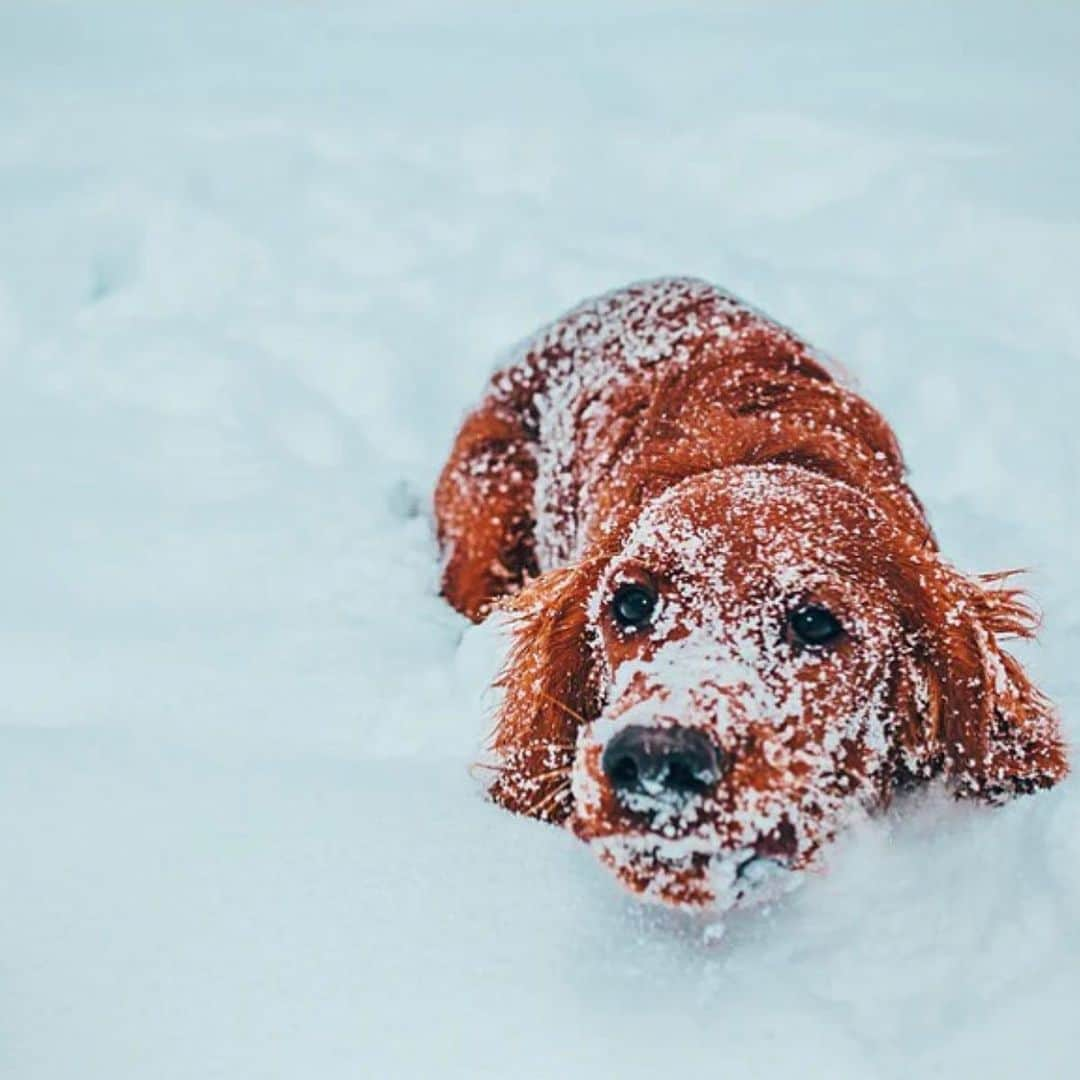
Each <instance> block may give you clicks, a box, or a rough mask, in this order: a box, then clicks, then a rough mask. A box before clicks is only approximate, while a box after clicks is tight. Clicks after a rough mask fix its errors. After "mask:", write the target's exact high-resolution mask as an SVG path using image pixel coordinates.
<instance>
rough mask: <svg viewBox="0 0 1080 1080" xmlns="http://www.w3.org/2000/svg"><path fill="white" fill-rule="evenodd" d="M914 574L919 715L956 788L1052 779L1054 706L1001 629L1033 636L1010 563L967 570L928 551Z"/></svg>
mask: <svg viewBox="0 0 1080 1080" xmlns="http://www.w3.org/2000/svg"><path fill="white" fill-rule="evenodd" d="M934 562H935V564H936V565H935V566H934V567H933V569H932V570H930V572H929V574H928V575H927V576H926V577H924V579H923V584H924V586H928V591H929V593H930V594H931V596H930V597H929V602H928V604H927V608H926V610H925V616H926V617H927V618H928V624H927V625H925V627H924V628H925V631H926V635H925V642H924V645H925V651H924V656H923V658H922V665H921V666H922V668H923V673H924V676H925V683H926V686H925V695H924V697H925V700H924V702H923V705H924V708H925V714H924V715H925V723H926V724H927V727H928V734H929V737H930V738H931V739H932V742H933V744H934V746H935V749H936V754H935V756H936V757H937V759H938V762H939V764H940V767H941V769H942V770H943V771H944V773H945V775H946V776H947V777H948V778H950V779H951V780H952V781H953V783H954V784H955V785H956V787H957V791H958V793H959V794H962V795H974V796H977V797H980V798H983V799H987V800H989V801H993V802H999V801H1004V800H1005V799H1006V798H1008V797H1010V796H1013V795H1022V794H1028V793H1030V792H1032V791H1035V790H1037V789H1039V788H1048V787H1052V786H1053V785H1054V784H1056V783H1057V782H1058V781H1059V780H1062V779H1063V778H1064V777H1065V775H1066V774H1067V772H1068V762H1067V760H1066V754H1065V746H1064V743H1063V739H1062V735H1061V727H1060V724H1059V721H1058V717H1057V714H1056V713H1055V711H1054V707H1053V706H1052V705H1051V703H1050V702H1049V701H1048V700H1047V699H1046V697H1044V696H1043V694H1042V692H1041V691H1040V690H1039V689H1038V688H1037V687H1036V686H1035V685H1033V683H1032V682H1031V680H1030V679H1029V678H1028V675H1027V672H1025V671H1024V668H1023V667H1022V666H1021V664H1020V662H1019V661H1018V660H1017V659H1016V658H1015V657H1014V656H1011V655H1010V654H1009V653H1008V652H1006V651H1005V649H1004V648H1002V645H1001V641H1000V639H1001V638H1008V637H1020V638H1031V637H1034V636H1035V632H1036V629H1037V628H1038V618H1037V616H1036V615H1035V613H1034V612H1033V611H1032V609H1031V607H1030V606H1029V603H1028V601H1027V598H1026V597H1025V595H1024V593H1023V592H1022V591H1021V590H1020V589H1014V588H1009V587H1007V586H1005V585H1004V584H1003V582H1004V581H1005V580H1006V579H1007V578H1009V577H1011V576H1012V572H1006V573H1000V574H985V575H980V576H978V577H974V578H969V577H965V576H964V575H962V574H960V573H958V572H957V571H956V570H953V569H952V568H951V567H948V566H946V565H945V564H944V563H941V562H940V561H938V560H937V559H936V557H935V558H934Z"/></svg>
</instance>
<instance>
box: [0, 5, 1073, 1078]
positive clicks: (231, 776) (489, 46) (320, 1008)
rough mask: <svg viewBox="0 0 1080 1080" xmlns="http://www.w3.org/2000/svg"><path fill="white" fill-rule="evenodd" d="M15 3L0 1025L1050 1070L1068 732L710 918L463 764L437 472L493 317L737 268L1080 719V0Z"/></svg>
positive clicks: (1066, 1030) (127, 1051)
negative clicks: (439, 583)
mask: <svg viewBox="0 0 1080 1080" xmlns="http://www.w3.org/2000/svg"><path fill="white" fill-rule="evenodd" d="M514 7H515V11H514V14H513V15H511V14H509V9H508V8H505V6H504V5H496V4H489V5H483V6H470V7H468V8H456V9H455V10H454V12H453V13H452V12H451V7H450V5H445V4H431V5H430V6H421V5H418V4H406V5H405V6H404V7H400V6H399V7H397V8H396V9H395V10H396V11H397V12H398V13H397V14H395V15H392V16H391V15H389V14H387V13H386V11H385V5H380V6H377V7H373V8H372V10H370V11H367V10H364V9H363V8H361V7H360V6H358V5H357V6H354V7H353V8H338V7H336V6H330V5H307V4H305V5H300V4H291V3H289V4H286V3H282V4H280V5H274V4H262V5H258V6H255V5H215V6H207V7H205V8H203V7H185V8H184V9H183V10H181V9H180V8H171V9H168V10H166V9H165V8H164V7H160V6H156V5H155V6H149V5H144V6H136V5H130V6H126V7H124V6H116V5H108V6H101V7H94V8H92V7H91V6H90V5H86V4H78V5H75V4H73V5H71V6H68V7H60V6H51V5H50V6H46V5H40V4H31V3H29V2H27V3H23V4H8V5H5V6H4V8H3V9H2V11H0V132H2V134H0V378H2V388H3V393H2V394H0V412H2V414H3V415H2V423H0V435H2V438H3V441H4V457H3V460H4V466H5V469H6V476H5V482H4V485H3V489H4V499H3V514H4V530H3V535H2V540H0V544H2V545H3V547H2V558H0V587H2V589H0V595H2V597H3V603H2V605H0V619H2V622H0V628H2V634H3V648H2V649H0V664H2V673H3V685H4V688H5V693H4V725H3V727H2V729H0V822H2V825H0V871H2V872H0V882H2V885H0V914H2V920H0V922H2V925H3V928H4V930H3V943H2V955H3V963H2V965H0V1017H2V1019H0V1029H2V1032H3V1035H2V1038H0V1060H2V1062H3V1069H4V1073H5V1075H10V1076H12V1077H20V1078H23V1077H34V1078H37V1077H70V1076H74V1075H78V1076H84V1077H89V1076H93V1077H99V1076H100V1077H108V1078H110V1080H113V1078H119V1077H136V1076H137V1077H147V1076H152V1077H155V1078H167V1077H190V1076H200V1077H211V1076H221V1077H228V1078H230V1080H236V1078H239V1077H256V1076H258V1077H267V1076H282V1077H320V1078H328V1077H352V1076H363V1075H410V1074H418V1075H445V1076H506V1075H522V1076H532V1075H535V1076H544V1075H561V1076H562V1075H593V1076H598V1075H619V1076H636V1075H642V1076H645V1075H658V1074H659V1073H660V1072H661V1071H663V1073H664V1074H665V1075H668V1074H674V1073H678V1072H680V1071H689V1070H691V1069H698V1070H704V1069H706V1068H707V1069H708V1070H710V1075H711V1074H716V1075H725V1076H737V1077H756V1076H761V1077H779V1076H796V1075H797V1076H826V1075H827V1076H829V1077H830V1078H835V1077H847V1076H851V1077H859V1078H866V1077H874V1076H882V1077H890V1078H891V1077H901V1076H907V1075H918V1076H935V1075H941V1076H950V1077H952V1076H976V1075H977V1076H980V1077H996V1076H1002V1077H1004V1076H1014V1075H1017V1074H1020V1073H1025V1074H1028V1075H1041V1076H1064V1075H1068V1074H1069V1073H1071V1071H1073V1069H1074V1067H1075V1049H1076V1035H1075V1014H1076V1009H1077V1007H1078V1004H1080V794H1078V793H1077V785H1076V782H1070V783H1067V784H1066V785H1064V786H1063V787H1062V788H1060V789H1059V790H1057V791H1055V792H1053V793H1051V794H1049V795H1045V796H1041V797H1039V798H1038V799H1034V800H1027V801H1023V802H1020V803H1017V804H1014V805H1013V806H1011V807H1009V808H1007V809H1005V810H1002V811H997V812H990V811H980V810H976V809H974V808H970V807H955V806H952V805H949V804H947V803H943V802H941V801H938V800H937V799H935V798H934V797H930V798H928V799H925V800H922V801H920V802H919V803H917V804H915V805H912V806H909V807H907V808H906V809H905V810H904V812H903V813H902V814H900V815H897V816H896V817H894V818H892V819H890V820H889V821H886V822H881V823H878V824H877V825H875V826H873V827H871V828H867V829H865V830H863V831H862V832H861V833H860V834H859V835H857V836H855V837H852V838H851V839H850V841H849V842H848V843H846V844H845V845H844V846H843V848H842V849H841V850H839V851H838V852H837V855H836V859H835V867H834V869H833V871H832V873H831V874H829V875H828V876H827V877H824V878H821V879H819V880H815V881H813V882H811V883H809V884H808V885H807V886H805V887H804V888H803V889H801V890H799V891H798V892H797V893H795V894H793V895H792V896H790V897H789V898H787V899H786V900H785V901H784V902H783V903H781V904H780V905H778V906H776V907H775V908H773V909H771V910H769V911H758V912H751V913H747V914H746V915H745V916H743V917H739V918H735V919H732V920H731V921H730V922H729V924H728V926H727V931H726V934H725V936H724V937H723V938H722V940H720V941H719V942H716V941H714V942H712V943H711V944H706V943H705V942H704V940H703V935H702V928H701V927H700V926H699V925H698V924H696V923H695V922H694V921H692V920H688V919H680V918H675V917H672V916H669V915H664V914H662V913H654V912H649V911H647V910H645V909H642V908H640V907H639V906H637V905H636V904H634V903H633V902H631V901H629V900H626V899H624V898H623V896H622V895H621V894H620V893H619V892H618V890H617V887H616V886H615V885H614V883H613V882H612V881H611V880H610V878H609V875H608V874H607V873H606V872H604V871H603V870H602V869H601V868H600V867H599V866H597V865H595V863H594V860H593V858H592V856H591V855H590V854H589V853H588V852H587V851H586V850H584V848H582V847H580V846H579V845H577V844H575V843H574V842H573V841H572V839H571V838H570V837H569V836H568V835H565V834H562V833H559V832H557V831H555V830H553V829H551V828H546V827H544V826H542V825H539V824H536V823H532V822H526V821H521V820H516V819H514V818H512V817H510V816H508V815H506V814H504V813H501V812H499V811H498V810H496V809H494V808H492V807H490V806H488V805H486V804H485V803H484V802H483V801H481V800H480V798H479V797H478V795H477V788H476V785H475V784H474V783H473V781H472V780H471V779H470V777H469V775H468V766H469V763H470V762H471V761H473V760H474V759H475V756H476V752H477V746H478V743H479V740H480V736H481V733H482V731H483V728H484V724H485V716H484V711H483V703H482V693H483V689H484V686H485V685H486V682H487V680H488V678H489V677H490V675H491V673H492V670H493V667H494V665H495V664H496V663H497V654H498V648H497V641H496V638H495V635H494V633H493V632H492V631H491V630H490V629H489V628H481V629H479V630H473V629H466V625H465V623H464V622H463V620H461V619H460V618H459V617H457V616H456V615H454V614H453V613H452V612H451V611H450V610H449V609H447V608H446V606H445V605H444V604H442V603H441V601H440V600H439V599H438V598H437V596H436V595H435V593H434V583H435V570H436V566H435V552H434V549H433V545H432V540H431V531H430V520H429V518H428V514H427V503H428V498H429V492H430V488H431V485H432V482H433V479H434V476H435V474H436V471H437V469H438V467H439V465H440V464H441V461H442V455H443V454H444V452H445V450H446V448H447V445H448V443H449V440H450V438H451V436H452V434H453V431H454V428H455V426H456V424H457V422H458V420H459V419H460V416H461V413H462V411H463V410H464V409H465V408H466V407H467V406H468V405H469V404H470V403H471V402H472V401H473V400H474V399H475V397H476V395H477V394H478V393H479V391H480V388H481V386H482V383H483V380H484V378H485V376H486V374H487V372H488V371H489V370H490V368H491V366H492V363H493V360H494V358H495V357H496V356H497V354H498V353H499V351H500V350H501V349H503V348H504V347H505V346H506V345H507V344H509V343H511V342H512V341H514V340H515V339H517V338H520V337H522V336H524V335H525V334H527V333H529V332H530V331H532V330H533V329H535V327H536V326H537V325H539V324H540V323H541V322H542V321H544V320H546V319H549V318H551V317H553V316H555V315H557V314H559V313H560V312H561V311H563V310H565V309H566V308H567V307H568V306H570V305H571V304H573V303H574V302H576V301H577V300H579V299H581V298H582V297H584V296H587V295H590V294H592V293H596V292H598V291H601V290H603V289H606V288H610V287H613V286H617V285H620V284H623V283H625V282H627V281H630V280H633V279H636V278H642V277H647V276H654V275H656V274H660V273H665V272H679V273H691V274H696V275H699V276H702V277H705V278H708V279H710V280H713V281H716V282H718V283H720V284H722V285H724V286H726V287H728V288H730V289H732V290H733V291H735V292H736V293H738V294H740V295H742V296H745V297H746V298H747V299H749V300H750V301H752V302H753V303H755V304H757V305H758V306H760V307H762V308H764V309H765V310H766V311H767V312H769V313H770V314H772V315H774V316H775V317H777V318H778V319H780V320H781V321H783V322H785V323H787V324H789V325H791V326H793V327H794V328H795V329H796V330H797V331H798V332H799V333H800V334H801V335H802V336H804V337H805V338H806V339H807V340H809V341H811V342H812V343H814V344H815V345H816V346H818V347H820V348H821V349H823V350H825V351H826V352H828V353H830V354H831V355H833V356H835V357H837V358H838V359H839V360H840V361H841V363H842V364H843V365H844V366H845V368H846V369H847V370H849V371H850V372H851V373H852V375H853V376H854V377H855V378H856V379H857V381H858V384H859V387H860V389H861V390H862V392H863V393H865V394H866V395H867V396H868V397H869V398H870V400H871V401H873V402H874V403H875V404H876V405H877V406H879V407H880V408H881V409H882V411H883V412H884V413H885V415H886V416H887V417H888V418H889V420H890V421H891V422H892V423H893V425H894V427H895V428H896V430H897V432H898V434H899V436H900V438H901V441H902V443H903V445H904V448H905V450H906V452H907V455H908V459H909V462H910V464H911V466H912V480H913V484H914V487H915V489H916V490H917V491H918V492H919V494H920V495H921V496H922V497H923V498H924V500H925V501H926V503H927V505H928V508H929V511H930V514H931V518H932V520H933V521H934V524H935V526H936V528H937V530H938V533H939V536H940V538H941V541H942V546H943V548H944V550H945V551H946V552H947V553H948V554H949V555H950V556H951V557H952V558H953V559H954V560H955V561H956V562H958V563H959V564H960V565H961V566H964V567H965V568H967V569H971V570H989V569H1000V568H1004V567H1009V566H1015V565H1018V564H1019V565H1026V566H1029V567H1031V568H1032V570H1033V573H1032V574H1031V577H1030V580H1029V585H1030V587H1031V588H1032V590H1033V591H1034V593H1035V595H1036V597H1037V599H1038V600H1039V601H1040V603H1041V605H1042V606H1043V608H1044V610H1045V613H1046V623H1045V629H1044V632H1043V636H1042V641H1041V643H1040V644H1039V645H1036V646H1033V647H1031V648H1026V649H1024V650H1023V655H1024V658H1025V659H1026V660H1027V661H1028V662H1029V664H1030V667H1031V669H1032V670H1033V672H1034V673H1035V675H1036V677H1037V678H1038V679H1039V680H1040V681H1041V682H1042V684H1043V685H1044V687H1045V688H1046V689H1047V691H1048V692H1049V693H1050V695H1051V696H1052V697H1053V698H1054V699H1055V700H1056V701H1057V702H1058V703H1059V705H1060V707H1061V709H1062V711H1063V713H1064V716H1065V720H1066V725H1067V729H1068V731H1069V732H1070V733H1071V734H1072V735H1073V737H1074V738H1075V737H1076V733H1077V731H1078V722H1077V719H1076V718H1077V716H1078V715H1080V676H1078V674H1077V664H1076V660H1075V656H1076V654H1077V651H1078V650H1080V615H1078V612H1080V573H1078V571H1077V562H1076V558H1075V554H1074V551H1075V543H1076V536H1077V535H1078V532H1080V508H1078V507H1080V498H1078V484H1077V479H1076V477H1077V474H1078V470H1080V435H1078V433H1077V426H1076V412H1077V408H1078V406H1080V314H1078V311H1080V309H1078V307H1077V302H1076V287H1077V282H1078V280H1080V273H1078V271H1080V206H1078V199H1077V194H1076V193H1077V191H1080V151H1078V147H1080V138H1078V135H1080V133H1078V132H1077V130H1076V126H1077V115H1078V109H1077V106H1078V104H1080V100H1078V99H1080V75H1078V70H1077V66H1076V63H1075V55H1076V48H1077V44H1078V37H1080V11H1077V10H1071V9H1070V8H1068V7H1067V6H1066V5H1057V6H1055V5H1044V6H1040V7H1035V8H1030V7H1028V6H1020V5H1017V6H1016V7H997V6H993V5H987V4H983V5H971V7H970V8H967V9H960V10H957V9H955V8H954V10H952V11H945V12H943V11H941V10H939V8H938V6H927V7H925V8H916V7H912V6H910V5H907V6H904V7H900V6H897V7H896V8H895V10H892V11H890V12H882V11H876V10H875V11H871V10H870V6H869V5H861V4H857V3H851V4H850V5H825V6H815V7H813V8H812V9H811V8H809V7H804V6H802V5H793V6H791V7H783V6H780V5H768V6H766V5H760V6H759V5H751V4H747V5H733V6H720V5H717V6H713V7H711V8H709V9H708V10H707V11H706V10H705V9H687V10H685V11H679V10H678V9H676V8H675V7H674V6H672V5H667V4H663V5H661V4H655V5H648V4H635V5H630V6H627V5H619V8H618V10H616V8H615V7H612V8H610V9H609V8H606V7H601V6H598V5H588V6H587V7H588V10H587V11H586V10H585V6H583V5H571V4H566V5H559V4H552V3H550V2H547V3H543V4H535V5H532V6H530V7H529V8H528V9H527V10H520V11H519V10H517V8H518V5H514Z"/></svg>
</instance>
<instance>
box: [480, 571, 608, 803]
mask: <svg viewBox="0 0 1080 1080" xmlns="http://www.w3.org/2000/svg"><path fill="white" fill-rule="evenodd" d="M601 563H602V561H601V560H599V559H594V560H590V561H588V562H585V563H582V564H580V565H578V566H573V567H568V568H564V569H560V570H552V571H549V572H548V573H546V574H542V575H541V576H540V577H538V578H536V579H534V580H533V581H532V582H530V583H529V584H528V585H527V586H526V587H525V588H524V589H523V590H522V591H521V592H520V593H518V594H517V595H515V596H513V597H511V598H509V599H507V600H505V601H504V602H503V604H502V605H501V610H502V611H504V612H506V613H507V614H508V615H509V616H510V619H511V627H512V631H513V635H514V641H513V645H512V647H511V649H510V654H509V656H508V658H507V661H506V664H505V666H504V667H503V670H502V673H501V674H500V676H499V678H498V680H497V681H496V683H495V685H496V687H498V688H499V689H501V690H502V691H503V698H502V703H501V705H500V707H499V711H498V715H497V718H496V725H495V730H494V732H493V734H492V738H491V749H492V750H493V751H494V753H495V756H496V759H497V766H496V768H497V773H496V777H495V780H494V782H493V783H492V785H491V788H490V789H489V794H490V795H491V797H492V798H493V799H494V800H495V801H496V802H498V803H500V804H501V805H502V806H505V807H506V808H507V809H509V810H513V811H515V812H516V813H520V814H528V815H530V816H532V817H537V818H540V819H541V820H544V821H554V822H562V821H564V820H565V819H566V818H567V817H568V816H569V813H570V810H571V795H570V768H571V765H572V763H573V758H574V747H575V743H576V740H577V732H578V729H579V728H580V727H581V725H582V724H584V723H588V722H589V721H590V720H592V719H593V718H594V717H595V715H596V712H597V708H598V703H597V701H596V693H597V691H596V685H595V681H594V676H593V662H592V648H591V645H592V643H591V641H590V640H589V618H588V611H587V610H586V606H587V603H588V599H589V596H590V595H591V593H592V590H593V588H594V587H595V584H596V581H597V578H598V576H599V572H600V568H601Z"/></svg>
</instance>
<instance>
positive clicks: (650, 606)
mask: <svg viewBox="0 0 1080 1080" xmlns="http://www.w3.org/2000/svg"><path fill="white" fill-rule="evenodd" d="M655 610H656V596H655V594H654V593H652V592H651V591H650V590H649V589H646V588H645V586H644V585H620V586H619V588H618V589H616V590H615V595H614V596H613V597H612V598H611V614H612V615H613V616H614V618H615V621H616V622H617V623H618V624H619V625H620V626H625V627H628V628H630V627H632V628H637V627H640V626H644V625H645V624H646V623H647V622H648V621H649V619H650V618H651V617H652V613H653V611H655Z"/></svg>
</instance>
